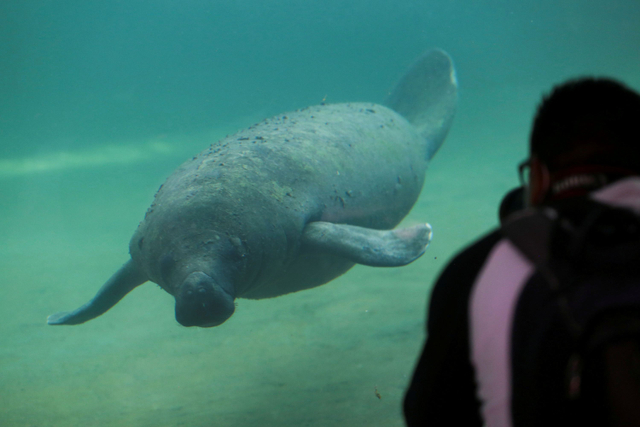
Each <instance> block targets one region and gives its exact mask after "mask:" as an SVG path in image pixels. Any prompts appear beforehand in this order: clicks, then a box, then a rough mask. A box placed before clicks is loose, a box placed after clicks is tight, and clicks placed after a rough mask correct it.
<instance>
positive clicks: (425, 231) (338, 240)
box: [302, 221, 432, 267]
mask: <svg viewBox="0 0 640 427" xmlns="http://www.w3.org/2000/svg"><path fill="white" fill-rule="evenodd" d="M431 235H432V233H431V226H430V225H429V224H419V225H416V226H413V227H408V228H398V229H395V230H373V229H371V228H363V227H356V226H355V225H347V224H333V223H331V222H324V221H317V222H311V223H309V224H307V226H306V227H305V229H304V231H303V233H302V243H303V244H304V245H307V246H308V247H313V248H314V249H318V250H321V251H324V252H328V253H331V254H334V255H338V256H341V257H344V258H346V259H348V260H350V261H353V262H355V263H358V264H364V265H369V266H372V267H399V266H402V265H406V264H409V263H410V262H412V261H414V260H416V259H417V258H419V257H420V256H421V255H422V254H423V253H424V251H425V249H426V248H427V246H428V245H429V242H430V241H431Z"/></svg>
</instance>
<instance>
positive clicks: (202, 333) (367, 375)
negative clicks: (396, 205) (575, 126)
mask: <svg viewBox="0 0 640 427" xmlns="http://www.w3.org/2000/svg"><path fill="white" fill-rule="evenodd" d="M638 22H640V2H638V1H635V0H627V1H624V0H612V1H608V2H600V1H595V0H554V1H552V0H543V1H540V0H535V1H534V0H530V1H522V2H514V1H499V0H482V1H467V0H449V1H426V0H422V1H417V0H416V1H413V0H395V1H382V0H376V1H371V0H368V1H367V0H357V1H349V0H347V1H344V0H342V1H338V0H322V1H312V0H308V1H302V0H299V1H295V0H276V1H258V0H246V1H230V0H226V1H204V0H202V1H196V0H188V1H174V0H158V1H142V0H129V1H116V0H113V1H105V2H85V1H71V0H69V1H64V0H61V1H46V0H5V1H2V2H0V283H1V288H0V290H1V293H0V295H1V296H0V426H39V427H40V426H122V425H126V426H213V425H216V426H264V427H267V426H401V425H402V418H401V412H400V407H401V406H400V405H401V399H402V396H403V392H404V389H405V387H406V386H407V383H408V380H409V377H410V375H411V372H412V369H413V364H414V362H415V360H416V358H417V356H418V353H419V351H420V349H421V346H422V343H423V340H424V338H425V336H424V318H425V308H426V302H427V297H428V293H429V290H430V287H431V285H432V283H433V280H434V279H435V277H436V276H437V274H438V272H439V271H440V270H441V269H442V268H443V267H444V265H445V264H446V262H447V260H448V259H450V257H451V256H452V255H453V254H454V253H455V252H456V251H457V250H459V249H460V248H461V247H462V246H463V245H465V244H467V243H469V242H470V241H472V240H473V239H475V238H476V237H477V236H478V235H480V234H481V233H483V232H486V231H487V230H489V229H490V228H491V227H492V226H495V225H496V224H497V206H498V203H499V201H500V199H501V196H502V195H503V194H504V193H505V192H506V191H507V190H508V189H510V188H511V187H513V186H514V185H516V183H517V175H516V167H515V165H516V164H517V162H518V161H520V160H521V159H523V158H524V157H525V156H526V143H527V137H528V132H529V126H530V122H531V118H532V115H533V112H534V109H535V106H536V104H537V103H538V101H539V99H540V97H541V95H542V94H543V93H545V92H548V91H549V89H550V88H551V86H552V85H553V84H555V83H558V82H561V81H562V80H564V79H566V78H568V77H575V76H579V75H584V74H597V75H603V74H604V75H609V76H612V77H616V78H618V79H621V80H623V81H625V82H626V83H627V84H629V85H630V86H632V87H634V88H635V89H636V90H637V89H640V25H638ZM436 46H437V47H441V48H443V49H445V50H446V51H448V52H449V53H450V54H451V55H452V57H453V59H454V61H455V63H456V67H457V72H458V80H459V83H460V97H459V109H458V114H457V116H456V119H455V121H454V124H453V128H452V129H451V132H450V134H449V137H448V139H447V141H446V142H445V144H444V146H443V147H442V149H441V151H440V152H439V153H438V154H437V156H436V157H435V158H434V160H433V162H432V164H431V167H430V169H429V171H428V172H427V179H426V184H425V187H424V190H423V193H422V195H421V197H420V199H419V201H418V202H417V204H416V206H415V207H414V209H413V211H412V212H411V213H410V215H409V216H408V217H407V219H406V223H407V224H411V223H416V222H418V221H428V222H430V223H431V224H432V225H433V228H434V240H433V242H432V244H431V246H430V247H429V249H428V250H427V252H426V254H425V255H424V256H423V257H422V258H421V259H419V260H418V261H416V262H414V263H413V264H411V265H409V266H407V267H403V268H396V269H374V268H369V267H361V266H356V267H355V268H354V269H353V270H351V271H350V272H348V273H347V274H346V275H344V276H342V277H341V278H339V279H337V280H334V281H333V282H331V283H329V284H326V285H324V286H322V287H319V288H316V289H312V290H307V291H304V292H299V293H296V294H292V295H287V296H284V297H280V298H274V299H270V300H262V301H248V300H239V305H238V307H237V311H236V313H235V315H234V316H233V317H232V318H231V319H230V320H229V321H227V322H226V323H225V324H224V325H222V326H220V327H217V328H213V329H194V328H183V327H181V326H179V325H178V324H177V322H176V321H175V319H174V313H173V298H172V297H171V296H169V295H168V294H166V293H165V292H164V291H162V290H161V289H159V288H158V287H157V286H155V285H154V284H146V285H144V286H142V287H140V288H138V289H136V290H134V291H133V292H132V293H131V294H130V295H128V296H127V297H126V298H125V299H124V300H122V301H121V302H120V303H119V304H118V305H117V306H115V307H114V308H113V309H111V310H110V311H109V312H107V313H106V314H105V315H103V316H101V317H99V318H97V319H95V320H93V321H91V322H89V323H86V324H84V325H81V326H74V327H52V326H47V325H45V320H46V317H47V315H49V314H52V313H54V312H57V311H60V310H69V309H73V308H76V307H78V306H79V305H81V304H83V303H84V302H86V301H87V300H88V299H89V298H90V297H91V296H93V295H94V293H95V292H96V291H97V289H98V288H99V286H101V285H102V283H103V282H104V281H105V280H106V279H107V278H108V277H109V276H110V275H111V274H112V273H113V272H114V271H115V270H116V269H117V268H118V267H119V266H120V265H121V264H122V263H123V262H125V261H126V260H127V258H128V241H129V238H130V236H131V234H132V233H133V231H134V230H135V228H136V226H137V224H138V221H140V220H141V219H142V217H143V215H144V212H145V211H146V208H147V207H148V205H149V204H150V203H151V201H152V199H153V195H154V193H155V191H156V190H157V188H158V186H159V185H160V184H161V183H162V182H163V181H164V179H165V178H166V177H167V176H168V175H169V174H170V173H171V171H172V170H173V169H174V168H175V167H177V166H178V165H179V164H180V163H181V162H182V161H183V160H185V159H186V158H188V157H189V156H192V155H194V154H196V153H197V152H199V151H200V150H202V149H203V148H205V147H206V146H208V145H209V144H210V143H211V142H214V141H215V140H217V139H218V138H220V137H223V136H224V135H226V134H227V133H233V132H235V131H236V130H239V129H241V128H244V127H247V126H249V125H251V124H252V123H254V122H257V121H259V120H262V119H263V118H265V117H269V116H271V115H274V114H278V113H281V112H284V111H287V110H293V109H297V108H301V107H305V106H307V105H312V104H318V103H320V102H322V101H325V102H348V101H372V102H382V101H383V99H384V97H385V96H386V94H387V92H388V90H389V88H390V87H392V85H393V83H394V81H395V79H396V78H397V77H399V76H400V75H401V74H402V73H403V71H404V70H405V69H406V67H407V66H409V65H410V64H411V62H412V61H413V60H414V59H415V58H416V57H417V56H418V55H420V53H422V52H423V51H425V50H427V49H429V48H431V47H436ZM376 392H377V393H379V395H380V398H378V397H377V396H376Z"/></svg>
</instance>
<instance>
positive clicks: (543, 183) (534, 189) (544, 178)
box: [528, 156, 551, 206]
mask: <svg viewBox="0 0 640 427" xmlns="http://www.w3.org/2000/svg"><path fill="white" fill-rule="evenodd" d="M550 186H551V177H550V175H549V169H547V166H546V165H545V164H544V163H542V162H541V161H540V160H539V159H538V158H537V157H535V156H532V157H531V171H530V176H529V192H528V193H529V194H528V196H529V197H528V202H529V206H537V205H540V204H542V202H543V201H544V199H545V197H546V196H547V193H548V192H549V187H550Z"/></svg>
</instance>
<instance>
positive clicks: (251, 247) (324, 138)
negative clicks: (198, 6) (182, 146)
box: [130, 104, 427, 298]
mask: <svg viewBox="0 0 640 427" xmlns="http://www.w3.org/2000/svg"><path fill="white" fill-rule="evenodd" d="M426 168H427V158H426V144H425V143H424V141H423V139H422V138H421V137H420V135H418V133H417V132H416V130H415V128H414V126H412V125H411V124H410V123H408V122H407V120H406V119H404V118H403V117H402V116H400V115H399V114H397V113H395V112H394V111H391V110H390V109H388V108H386V107H383V106H381V105H376V104H337V105H324V106H317V107H311V108H307V109H304V110H301V111H296V112H292V113H285V114H283V115H279V116H277V117H274V118H271V119H268V120H265V121H264V122H262V123H260V124H257V125H255V126H252V127H251V128H249V129H246V130H243V131H241V132H239V133H237V134H235V135H232V136H230V137H228V138H226V139H223V140H222V141H220V142H218V143H216V144H213V145H211V147H209V148H208V149H206V150H204V151H203V152H202V153H200V154H199V155H198V156H196V157H194V158H193V159H192V160H189V161H187V162H186V163H184V164H183V165H182V166H180V167H179V168H178V170H176V171H175V172H174V173H173V175H171V176H170V177H169V179H167V181H166V183H165V184H164V185H163V186H162V188H161V189H160V190H159V191H158V193H157V194H156V198H155V202H154V203H153V205H151V208H150V209H149V211H148V212H147V215H146V217H145V219H144V221H142V223H141V224H140V226H139V227H138V230H137V231H136V233H135V234H134V236H133V238H132V240H131V243H130V251H131V257H132V258H133V260H134V261H135V262H136V264H137V265H139V266H140V267H141V268H142V269H143V271H144V272H145V274H146V275H147V277H149V279H150V280H151V281H153V282H155V283H158V284H159V285H160V286H162V287H163V288H164V289H165V290H166V291H167V292H169V293H170V294H172V295H175V293H176V292H177V291H178V289H177V287H178V286H179V285H180V284H181V283H182V280H184V278H185V277H186V276H187V275H188V274H189V272H191V271H194V268H195V269H196V271H203V272H205V273H207V274H208V275H210V276H211V277H213V278H214V279H215V280H216V281H217V282H218V283H219V284H221V286H223V287H226V286H228V287H229V289H233V292H234V296H235V297H236V298H237V297H242V298H265V297H274V296H277V295H282V294H286V293H289V292H293V291H298V290H302V289H307V288H310V287H313V286H318V285H321V284H323V283H326V282H328V281H330V280H331V279H333V278H335V277H337V276H339V275H340V274H342V273H344V272H345V271H347V270H348V269H349V268H351V267H352V266H353V263H352V262H350V261H348V260H345V259H339V258H336V257H335V256H333V255H331V254H319V253H315V254H311V253H310V252H309V251H306V250H305V248H302V247H301V244H300V235H301V234H302V230H303V228H304V227H305V225H306V224H307V223H309V222H312V221H328V222H335V223H346V224H352V225H358V226H362V227H367V228H374V229H390V228H393V227H395V226H396V225H397V224H398V223H399V222H400V221H401V220H402V218H404V217H405V216H406V215H407V213H408V212H409V210H410V209H411V207H412V206H413V204H414V203H415V201H416V199H417V198H418V195H419V194H420V190H421V189H422V184H423V183H424V176H425V170H426ZM196 266H197V267H196Z"/></svg>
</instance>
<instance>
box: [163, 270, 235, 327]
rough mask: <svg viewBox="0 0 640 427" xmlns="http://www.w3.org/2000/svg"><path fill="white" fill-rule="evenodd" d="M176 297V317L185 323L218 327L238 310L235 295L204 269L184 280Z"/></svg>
mask: <svg viewBox="0 0 640 427" xmlns="http://www.w3.org/2000/svg"><path fill="white" fill-rule="evenodd" d="M175 298H176V320H177V321H178V323H180V324H181V325H182V326H200V327H203V328H209V327H211V326H218V325H221V324H222V323H224V321H225V320H227V319H228V318H229V317H231V315H232V314H233V312H234V310H235V304H234V303H233V299H234V297H233V295H231V294H230V293H229V292H228V291H227V290H225V289H223V287H222V286H220V284H218V283H216V282H215V281H214V280H213V279H212V278H211V276H209V275H207V274H205V273H203V272H201V271H196V272H193V273H191V274H189V275H188V276H187V278H186V279H184V282H182V285H181V286H180V287H179V288H178V290H177V292H176V293H175Z"/></svg>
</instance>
